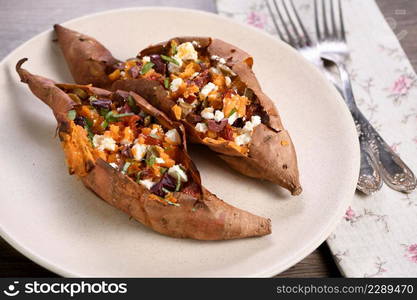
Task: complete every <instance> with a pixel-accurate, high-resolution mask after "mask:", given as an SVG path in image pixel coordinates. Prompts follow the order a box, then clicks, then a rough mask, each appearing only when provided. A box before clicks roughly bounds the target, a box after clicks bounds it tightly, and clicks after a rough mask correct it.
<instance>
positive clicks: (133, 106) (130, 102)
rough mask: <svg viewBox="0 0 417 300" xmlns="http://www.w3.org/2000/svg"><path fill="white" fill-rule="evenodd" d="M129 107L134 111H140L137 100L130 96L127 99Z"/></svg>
mask: <svg viewBox="0 0 417 300" xmlns="http://www.w3.org/2000/svg"><path fill="white" fill-rule="evenodd" d="M127 105H129V107H130V108H131V109H132V110H133V111H134V112H137V111H138V106H137V105H136V102H135V100H134V99H133V97H132V96H130V95H129V96H128V97H127Z"/></svg>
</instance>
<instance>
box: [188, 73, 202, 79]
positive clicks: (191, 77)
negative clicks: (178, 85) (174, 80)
mask: <svg viewBox="0 0 417 300" xmlns="http://www.w3.org/2000/svg"><path fill="white" fill-rule="evenodd" d="M198 75H200V72H195V73H193V75H191V76H190V79H194V78H196V77H197V76H198Z"/></svg>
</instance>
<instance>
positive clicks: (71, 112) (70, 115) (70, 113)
mask: <svg viewBox="0 0 417 300" xmlns="http://www.w3.org/2000/svg"><path fill="white" fill-rule="evenodd" d="M76 116H77V112H76V111H75V110H74V109H71V110H69V111H68V113H67V117H68V119H69V120H71V121H74V120H75V117H76Z"/></svg>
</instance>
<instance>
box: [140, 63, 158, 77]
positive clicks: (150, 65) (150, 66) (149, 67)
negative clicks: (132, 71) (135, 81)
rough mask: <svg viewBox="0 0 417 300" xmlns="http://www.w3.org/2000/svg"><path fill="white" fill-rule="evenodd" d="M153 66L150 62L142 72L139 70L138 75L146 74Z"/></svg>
mask: <svg viewBox="0 0 417 300" xmlns="http://www.w3.org/2000/svg"><path fill="white" fill-rule="evenodd" d="M154 65H155V64H154V63H152V62H150V61H149V62H147V63H146V64H145V65H144V66H143V67H142V70H140V74H141V75H143V74H146V73H147V72H148V71H149V70H150V69H152V67H153V66H154Z"/></svg>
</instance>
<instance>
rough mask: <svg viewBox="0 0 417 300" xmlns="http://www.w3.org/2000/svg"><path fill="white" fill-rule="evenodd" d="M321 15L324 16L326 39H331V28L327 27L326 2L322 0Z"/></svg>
mask: <svg viewBox="0 0 417 300" xmlns="http://www.w3.org/2000/svg"><path fill="white" fill-rule="evenodd" d="M321 13H322V15H323V34H324V38H328V37H329V27H327V15H326V1H325V0H321Z"/></svg>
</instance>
